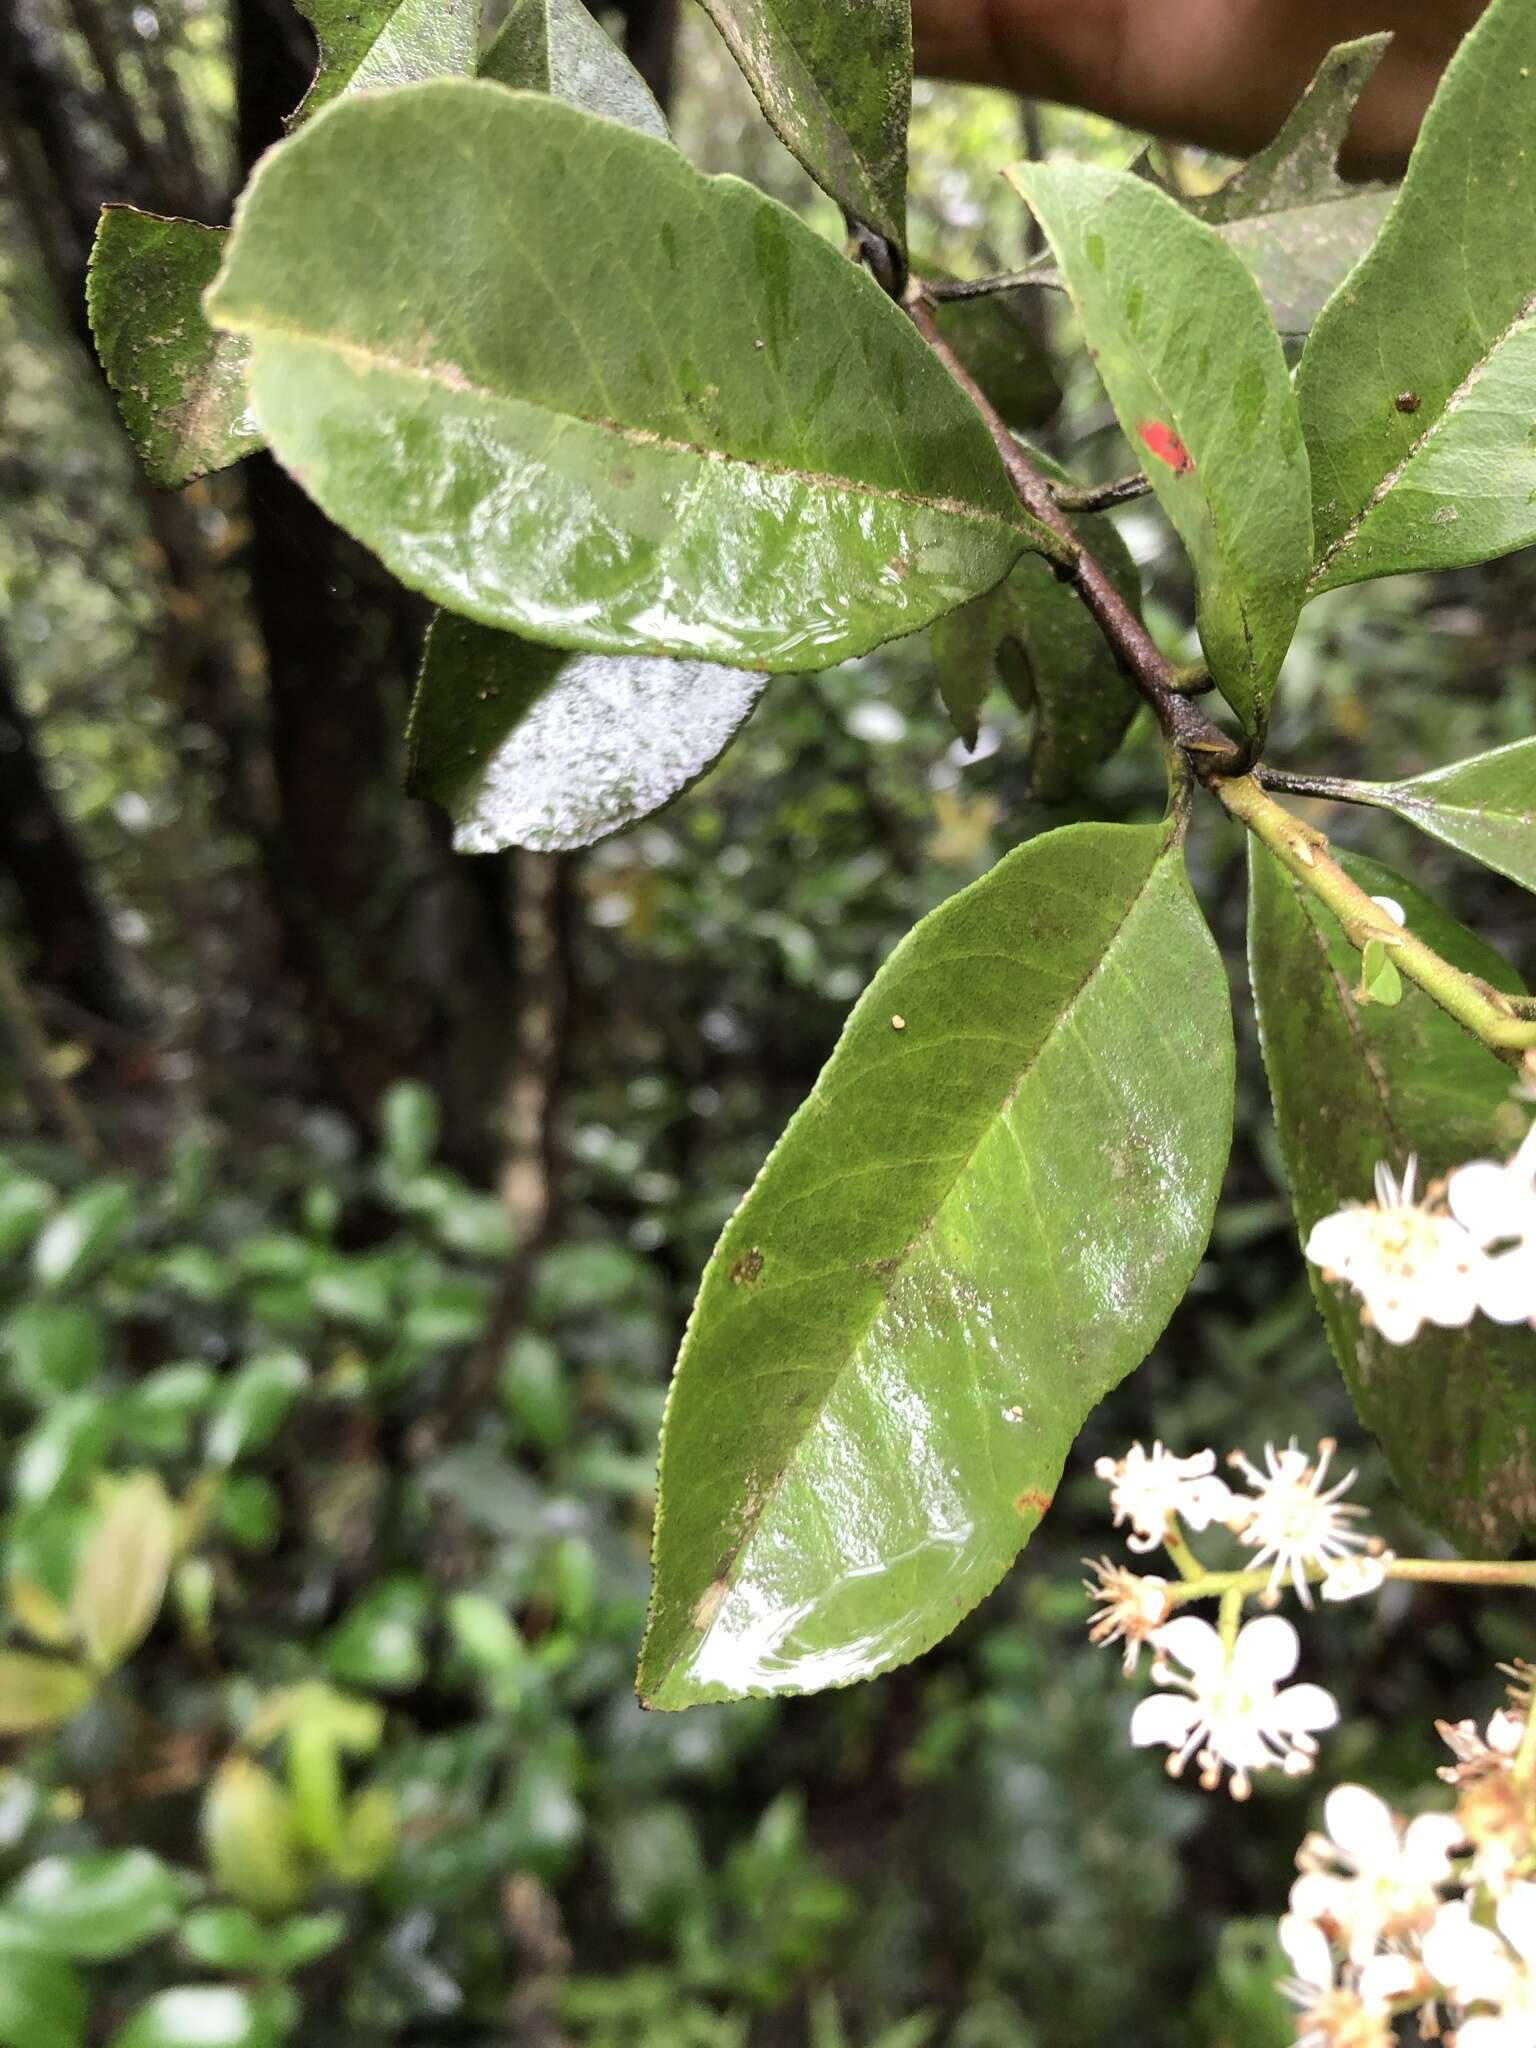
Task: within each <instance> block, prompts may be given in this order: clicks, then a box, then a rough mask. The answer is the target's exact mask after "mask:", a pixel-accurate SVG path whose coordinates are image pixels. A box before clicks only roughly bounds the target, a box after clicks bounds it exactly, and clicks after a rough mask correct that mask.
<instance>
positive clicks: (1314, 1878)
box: [1290, 1870, 1352, 1921]
mask: <svg viewBox="0 0 1536 2048" xmlns="http://www.w3.org/2000/svg"><path fill="white" fill-rule="evenodd" d="M1351 1892H1352V1887H1351V1886H1350V1884H1349V1883H1348V1881H1347V1880H1346V1879H1344V1878H1339V1877H1330V1876H1329V1875H1328V1874H1327V1872H1326V1871H1322V1870H1304V1871H1303V1872H1302V1874H1301V1876H1300V1877H1298V1878H1297V1879H1296V1881H1295V1882H1294V1883H1293V1884H1292V1886H1291V1902H1290V1903H1291V1911H1292V1913H1294V1914H1295V1916H1296V1918H1297V1919H1298V1920H1339V1921H1342V1920H1343V1918H1344V1915H1345V1912H1346V1911H1347V1908H1348V1904H1349V1900H1350V1896H1351Z"/></svg>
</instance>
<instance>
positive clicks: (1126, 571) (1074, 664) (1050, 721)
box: [933, 449, 1141, 803]
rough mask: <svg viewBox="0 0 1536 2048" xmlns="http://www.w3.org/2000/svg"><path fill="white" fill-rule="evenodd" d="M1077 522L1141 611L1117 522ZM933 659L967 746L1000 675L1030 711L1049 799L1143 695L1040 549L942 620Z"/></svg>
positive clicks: (1039, 790) (1032, 760)
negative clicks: (985, 702) (989, 692)
mask: <svg viewBox="0 0 1536 2048" xmlns="http://www.w3.org/2000/svg"><path fill="white" fill-rule="evenodd" d="M1030 454H1031V456H1032V458H1033V460H1034V461H1035V463H1036V464H1037V466H1038V467H1040V468H1042V469H1044V470H1045V471H1046V473H1047V474H1048V475H1050V476H1053V477H1065V474H1066V472H1065V471H1064V470H1062V469H1060V468H1059V467H1058V465H1057V464H1055V463H1054V462H1052V461H1051V459H1050V458H1049V456H1046V455H1043V454H1041V453H1040V451H1039V450H1038V449H1031V450H1030ZM1072 523H1073V528H1074V531H1075V532H1076V533H1077V535H1078V538H1079V539H1080V540H1081V541H1082V543H1083V545H1084V546H1085V547H1086V548H1089V549H1091V550H1092V552H1093V554H1094V555H1095V556H1096V557H1097V559H1098V560H1099V561H1100V562H1101V563H1102V564H1103V565H1104V567H1105V569H1106V570H1107V571H1108V573H1109V577H1110V581H1111V582H1112V583H1113V584H1114V585H1115V588H1116V589H1117V590H1118V591H1119V592H1120V595H1121V596H1122V597H1123V598H1124V599H1125V601H1126V603H1127V604H1129V605H1130V606H1131V607H1132V609H1133V610H1135V611H1137V612H1138V613H1139V611H1140V609H1141V578H1140V576H1139V575H1138V574H1137V570H1136V564H1135V563H1134V562H1133V561H1132V559H1131V555H1130V550H1129V549H1128V548H1127V547H1126V545H1125V542H1124V541H1123V540H1122V539H1121V538H1120V534H1119V531H1118V529H1117V528H1116V526H1115V523H1114V521H1113V520H1112V519H1110V518H1109V517H1108V516H1107V515H1105V514H1103V513H1100V514H1096V515H1091V516H1081V515H1080V516H1078V517H1076V518H1074V520H1073V522H1072ZM933 660H934V667H935V669H936V671H937V675H938V685H939V694H940V696H941V697H942V698H943V700H944V706H945V709H946V710H947V711H948V712H949V714H950V718H951V720H952V722H953V724H954V727H955V730H956V731H957V732H958V733H959V734H960V737H961V738H962V739H963V740H965V742H966V743H967V745H970V746H974V745H975V742H976V732H977V723H978V715H979V712H980V709H981V705H982V703H983V701H984V700H985V698H986V696H987V693H988V691H989V690H990V689H991V688H992V686H993V684H994V683H996V682H998V681H1001V682H1002V683H1003V684H1004V686H1005V687H1006V688H1007V690H1008V691H1009V694H1010V695H1011V696H1012V697H1013V698H1014V700H1015V701H1016V702H1017V703H1018V705H1019V706H1020V708H1021V709H1022V710H1025V711H1029V712H1032V713H1033V714H1034V729H1033V732H1032V734H1031V740H1030V754H1029V771H1030V783H1031V787H1032V791H1033V794H1034V795H1035V796H1037V797H1038V798H1040V799H1041V800H1042V801H1043V802H1045V803H1060V802H1062V801H1064V800H1065V799H1066V798H1068V797H1070V796H1072V795H1073V794H1074V793H1075V792H1076V791H1077V790H1078V788H1079V787H1080V786H1081V784H1082V781H1083V778H1084V777H1085V775H1087V774H1088V773H1089V771H1090V770H1092V769H1094V768H1096V767H1097V766H1098V764H1099V763H1100V762H1101V761H1103V760H1105V759H1107V758H1108V756H1109V755H1110V754H1112V753H1113V752H1114V751H1115V749H1116V747H1118V746H1119V744H1120V742H1121V740H1122V739H1123V738H1124V736H1125V731H1126V727H1127V726H1128V725H1129V724H1130V722H1131V719H1132V718H1133V717H1134V715H1135V712H1136V707H1137V705H1138V703H1139V702H1140V699H1139V698H1138V697H1137V694H1136V692H1135V690H1134V689H1133V688H1132V686H1131V684H1130V683H1129V682H1128V681H1127V680H1126V678H1125V676H1124V675H1123V674H1122V673H1121V670H1120V665H1119V663H1118V662H1117V661H1116V660H1115V658H1114V655H1113V654H1112V653H1111V652H1110V649H1109V645H1108V642H1107V641H1106V640H1105V638H1104V635H1103V634H1102V633H1101V632H1100V631H1099V629H1098V627H1097V626H1096V625H1095V624H1094V622H1093V620H1092V619H1091V618H1089V616H1088V614H1087V612H1086V611H1084V609H1083V606H1082V603H1081V601H1080V600H1079V598H1078V597H1077V594H1076V592H1075V591H1072V590H1070V589H1068V587H1067V586H1066V585H1065V584H1064V583H1062V581H1061V579H1060V578H1059V577H1058V576H1057V575H1056V574H1055V573H1054V571H1053V570H1052V569H1051V566H1050V564H1049V563H1048V562H1045V561H1042V560H1041V558H1040V557H1039V556H1038V555H1025V556H1024V557H1023V558H1022V559H1021V560H1020V561H1019V562H1018V563H1017V564H1016V566H1015V567H1014V569H1013V571H1012V573H1011V575H1009V576H1008V577H1007V579H1006V580H1005V581H1004V582H1002V583H1000V584H999V585H998V586H997V588H996V590H990V591H988V592H987V594H986V596H985V597H978V598H975V599H973V600H972V602H971V603H970V604H967V605H961V606H960V608H959V609H958V610H957V611H953V612H950V613H949V614H948V615H947V617H945V618H942V619H939V620H937V621H936V622H935V624H934V628H933Z"/></svg>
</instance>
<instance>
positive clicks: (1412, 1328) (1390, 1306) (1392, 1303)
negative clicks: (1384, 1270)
mask: <svg viewBox="0 0 1536 2048" xmlns="http://www.w3.org/2000/svg"><path fill="white" fill-rule="evenodd" d="M1365 1298H1366V1303H1367V1305H1368V1307H1369V1308H1370V1311H1371V1320H1372V1322H1373V1323H1375V1325H1376V1327H1377V1329H1378V1330H1379V1331H1380V1332H1381V1334H1382V1336H1383V1337H1385V1338H1386V1340H1387V1342H1388V1343H1389V1344H1411V1343H1412V1342H1413V1340H1414V1338H1415V1337H1417V1335H1418V1334H1419V1327H1420V1325H1421V1324H1422V1323H1423V1321H1424V1305H1423V1303H1422V1302H1421V1301H1420V1299H1419V1297H1418V1295H1417V1293H1412V1294H1407V1293H1404V1294H1394V1295H1393V1297H1392V1298H1391V1299H1390V1300H1387V1301H1383V1300H1382V1299H1381V1297H1380V1296H1379V1295H1376V1294H1367V1295H1366V1297H1365Z"/></svg>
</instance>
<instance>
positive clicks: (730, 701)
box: [408, 612, 764, 853]
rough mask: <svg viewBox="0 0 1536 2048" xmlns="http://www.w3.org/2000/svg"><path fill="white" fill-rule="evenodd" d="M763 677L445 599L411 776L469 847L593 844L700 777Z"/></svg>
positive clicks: (742, 718)
mask: <svg viewBox="0 0 1536 2048" xmlns="http://www.w3.org/2000/svg"><path fill="white" fill-rule="evenodd" d="M763 687H764V685H763V678H762V677H761V676H759V675H754V674H752V673H750V672H749V671H747V670H745V669H734V668H718V667H715V666H714V665H712V664H710V663H707V662H702V661H666V660H663V659H661V658H659V657H656V656H650V657H644V656H638V655H635V656H628V657H614V656H611V655H600V654H574V655H573V654H566V653H563V652H561V650H560V649H558V648H553V647H539V646H536V645H534V643H533V642H532V641H528V640H523V639H520V638H518V636H517V635H515V634H512V633H494V632H492V631H491V630H490V628H489V627H487V626H477V625H476V624H475V623H474V621H473V620H471V619H461V618H456V617H455V616H454V614H453V613H451V612H439V613H438V615H437V617H436V619H434V621H433V622H432V629H431V631H430V632H429V633H428V635H427V647H426V653H425V655H424V656H423V658H422V666H421V680H420V682H419V683H418V684H417V688H416V700H415V703H414V704H413V705H412V707H411V723H410V732H409V741H408V744H409V749H410V786H411V788H412V790H413V791H414V793H415V794H416V795H418V796H425V797H431V798H432V799H433V800H434V802H436V803H439V804H441V805H442V807H443V809H444V810H445V811H447V813H448V815H449V816H450V817H451V818H452V819H453V823H454V834H453V843H454V846H455V847H456V848H457V850H458V851H459V852H460V853H494V852H496V851H497V850H498V849H500V848H501V847H504V846H529V847H532V848H533V849H534V851H535V852H538V853H555V852H559V851H562V850H563V849H565V848H568V847H574V846H591V845H592V844H593V843H594V842H595V841H597V840H599V839H605V838H607V836H608V835H609V833H611V832H618V831H621V830H622V829H623V827H624V826H626V825H632V824H634V823H635V821H636V820H637V819H639V818H645V817H649V815H650V814H651V812H652V811H657V810H660V809H661V807H662V805H663V804H667V803H670V802H671V801H672V799H673V798H674V797H675V796H678V795H680V794H681V792H682V791H683V790H685V789H687V788H688V786H689V785H690V784H691V783H693V782H696V781H697V780H698V778H699V777H700V776H701V775H702V774H703V773H704V772H705V770H706V769H707V768H709V767H710V766H712V764H713V763H714V762H715V761H717V760H718V759H719V758H720V756H721V754H723V753H724V752H725V750H726V748H727V747H728V746H729V745H730V743H731V741H732V740H733V739H734V738H735V737H736V734H737V733H738V732H739V731H740V730H741V727H742V726H743V724H744V723H745V722H746V720H747V718H748V716H749V714H750V713H751V711H752V708H753V706H754V705H755V704H756V702H757V700H758V698H759V696H760V695H761V694H762V691H763Z"/></svg>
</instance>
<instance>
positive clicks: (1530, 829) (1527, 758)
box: [1351, 740, 1536, 889]
mask: <svg viewBox="0 0 1536 2048" xmlns="http://www.w3.org/2000/svg"><path fill="white" fill-rule="evenodd" d="M1351 791H1352V794H1353V795H1354V800H1355V801H1356V802H1358V803H1368V804H1370V805H1372V806H1373V807H1374V808H1375V809H1377V810H1382V811H1395V812H1396V813H1397V815H1398V816H1399V817H1400V818H1406V819H1407V820H1408V822H1409V824H1410V825H1417V826H1418V828H1419V830H1420V831H1421V832H1427V833H1428V834H1429V835H1430V837H1431V838H1432V839H1438V840H1440V841H1442V842H1443V844H1445V845H1446V846H1454V847H1455V848H1456V850H1457V852H1458V853H1466V854H1470V855H1471V857H1472V859H1473V860H1480V861H1481V862H1482V864H1483V866H1484V867H1486V868H1492V869H1493V870H1494V872H1495V873H1496V874H1500V875H1508V876H1509V878H1510V880H1511V881H1512V882H1518V883H1519V884H1520V885H1521V887H1522V888H1525V889H1536V740H1516V741H1515V742H1514V743H1513V744H1512V745H1510V746H1507V747H1495V748H1494V750H1493V752H1492V753H1491V754H1474V755H1473V756H1472V758H1471V760H1470V761H1453V762H1452V763H1451V765H1450V766H1449V767H1448V768H1432V769H1431V770H1430V772H1429V773H1428V774H1427V775H1415V776H1413V777H1411V778H1410V779H1409V780H1408V781H1406V782H1364V783H1354V784H1352V785H1351Z"/></svg>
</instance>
